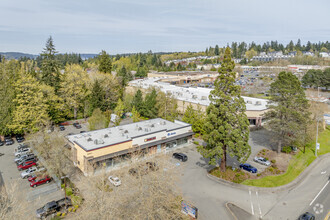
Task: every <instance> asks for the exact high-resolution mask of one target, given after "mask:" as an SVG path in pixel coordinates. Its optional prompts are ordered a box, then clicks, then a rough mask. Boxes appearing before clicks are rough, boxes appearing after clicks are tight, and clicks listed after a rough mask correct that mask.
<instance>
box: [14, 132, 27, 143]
mask: <svg viewBox="0 0 330 220" xmlns="http://www.w3.org/2000/svg"><path fill="white" fill-rule="evenodd" d="M16 140H17V142H18V143H21V142H23V141H25V138H24V137H23V135H21V134H16Z"/></svg>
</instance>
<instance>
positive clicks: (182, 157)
mask: <svg viewBox="0 0 330 220" xmlns="http://www.w3.org/2000/svg"><path fill="white" fill-rule="evenodd" d="M172 157H173V158H175V159H178V160H180V161H182V162H186V161H187V160H188V157H187V155H185V154H183V153H174V154H173V155H172Z"/></svg>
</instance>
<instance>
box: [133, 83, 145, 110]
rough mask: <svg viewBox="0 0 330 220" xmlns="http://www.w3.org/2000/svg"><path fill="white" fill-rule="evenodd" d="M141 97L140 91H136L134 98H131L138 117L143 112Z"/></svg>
mask: <svg viewBox="0 0 330 220" xmlns="http://www.w3.org/2000/svg"><path fill="white" fill-rule="evenodd" d="M143 103H144V102H143V96H142V92H141V90H140V89H139V90H137V91H136V93H135V96H134V98H133V102H132V105H133V106H135V108H136V110H137V111H138V112H139V114H140V115H142V114H141V113H142V111H143Z"/></svg>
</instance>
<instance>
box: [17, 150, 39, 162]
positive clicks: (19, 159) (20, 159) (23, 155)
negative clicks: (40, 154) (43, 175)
mask: <svg viewBox="0 0 330 220" xmlns="http://www.w3.org/2000/svg"><path fill="white" fill-rule="evenodd" d="M30 156H34V154H32V153H30V152H28V153H26V154H21V155H20V157H16V158H15V159H14V162H15V163H19V161H22V160H24V159H25V158H28V157H30Z"/></svg>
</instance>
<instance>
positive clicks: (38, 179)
mask: <svg viewBox="0 0 330 220" xmlns="http://www.w3.org/2000/svg"><path fill="white" fill-rule="evenodd" d="M29 181H30V186H31V187H37V186H40V185H42V184H45V183H49V182H50V181H52V178H51V177H49V176H42V177H36V178H34V179H31V180H29Z"/></svg>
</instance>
